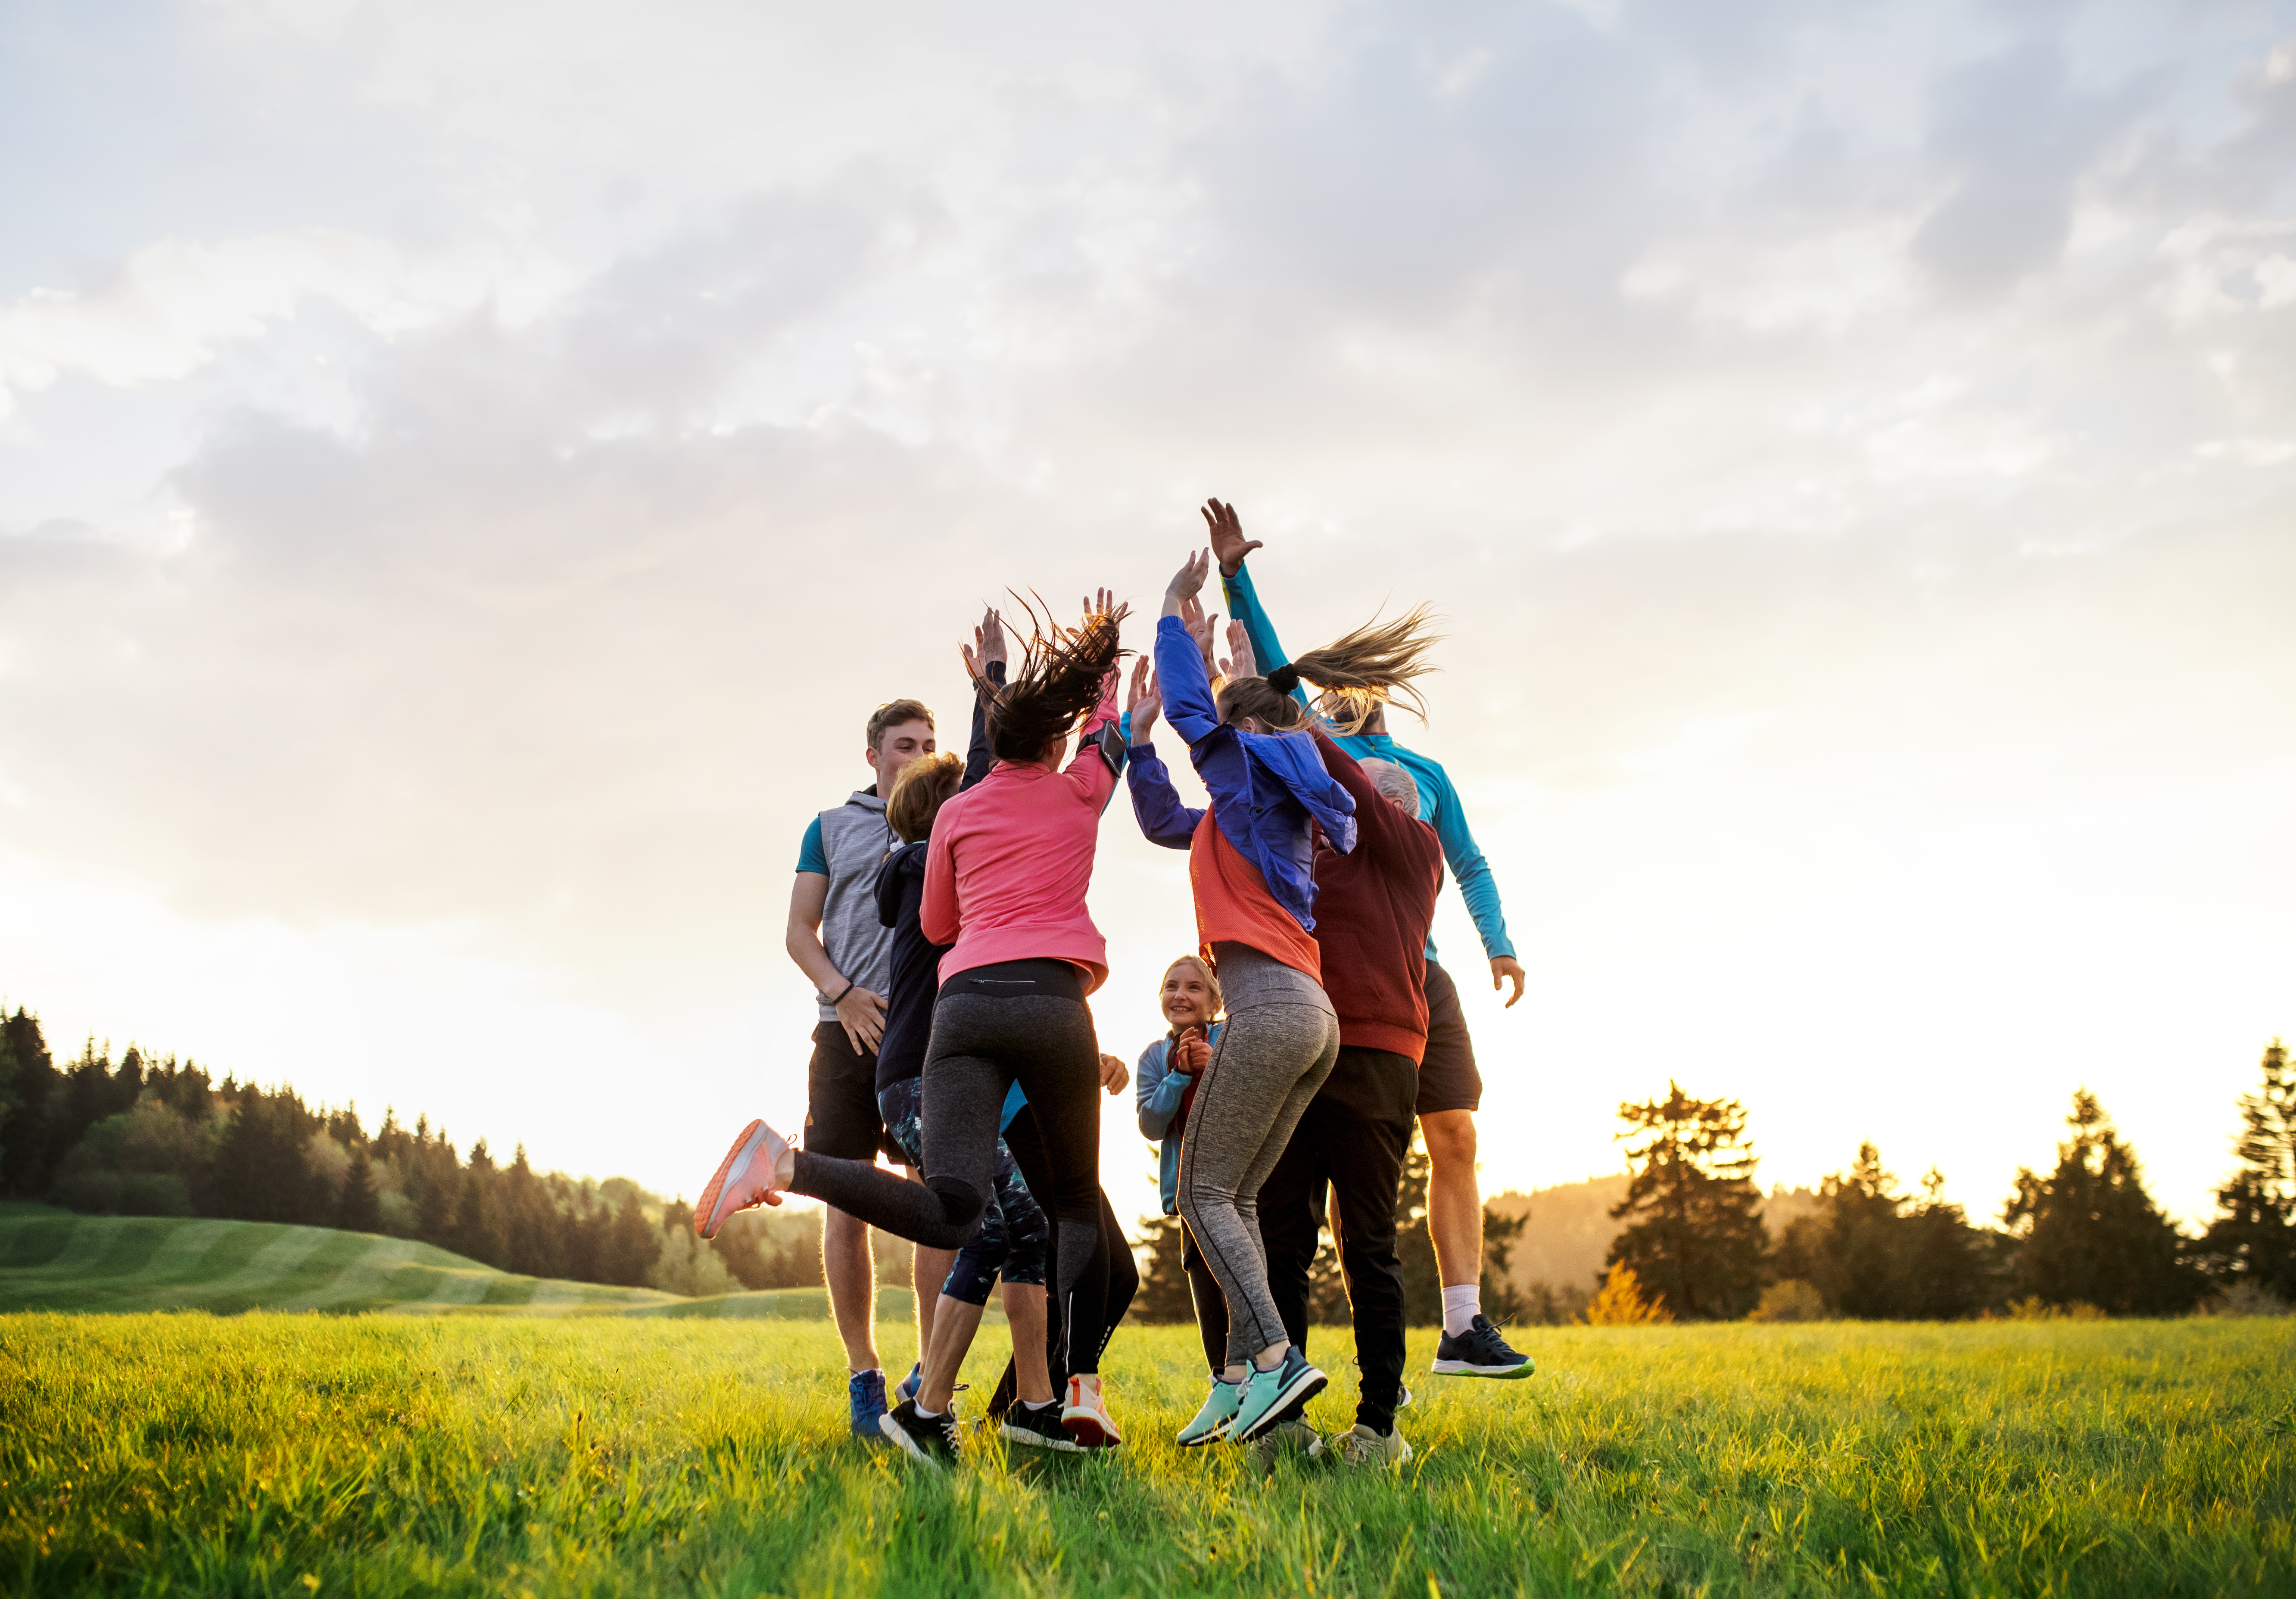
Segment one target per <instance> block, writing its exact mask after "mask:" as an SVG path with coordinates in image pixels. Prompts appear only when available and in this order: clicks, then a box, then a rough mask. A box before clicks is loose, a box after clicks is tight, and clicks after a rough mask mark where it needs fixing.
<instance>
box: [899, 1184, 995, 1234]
mask: <svg viewBox="0 0 2296 1599" xmlns="http://www.w3.org/2000/svg"><path fill="white" fill-rule="evenodd" d="M925 1186H926V1187H928V1188H930V1189H931V1190H932V1192H933V1197H934V1198H936V1199H938V1200H939V1201H940V1213H941V1221H940V1225H939V1226H936V1227H927V1228H926V1229H925V1231H926V1233H928V1234H931V1236H929V1237H920V1238H919V1239H918V1240H917V1242H919V1243H922V1244H927V1245H930V1246H931V1247H932V1248H934V1249H937V1250H954V1249H961V1248H963V1247H964V1244H965V1243H966V1242H968V1241H969V1240H971V1239H972V1236H973V1234H976V1233H978V1232H980V1218H982V1217H983V1216H985V1215H987V1214H988V1195H987V1194H984V1193H981V1192H980V1190H979V1189H978V1188H975V1187H974V1186H973V1185H972V1184H970V1183H968V1182H966V1181H965V1180H964V1178H962V1177H927V1178H926V1179H925Z"/></svg>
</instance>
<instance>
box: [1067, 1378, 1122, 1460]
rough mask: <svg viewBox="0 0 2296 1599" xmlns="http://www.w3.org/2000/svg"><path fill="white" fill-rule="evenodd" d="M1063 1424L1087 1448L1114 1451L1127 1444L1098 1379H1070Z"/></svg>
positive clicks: (1080, 1445)
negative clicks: (1113, 1417)
mask: <svg viewBox="0 0 2296 1599" xmlns="http://www.w3.org/2000/svg"><path fill="white" fill-rule="evenodd" d="M1087 1384H1090V1386H1089V1387H1087ZM1061 1425H1062V1426H1063V1427H1065V1428H1067V1429H1068V1434H1069V1436H1070V1438H1072V1439H1076V1441H1077V1443H1078V1446H1079V1447H1083V1448H1087V1449H1113V1448H1114V1447H1116V1446H1117V1445H1119V1444H1120V1443H1122V1442H1123V1441H1124V1434H1122V1433H1121V1432H1119V1431H1117V1430H1116V1423H1115V1422H1114V1421H1113V1420H1112V1419H1111V1417H1110V1416H1109V1414H1108V1400H1107V1398H1106V1397H1105V1396H1103V1394H1102V1393H1101V1391H1100V1379H1098V1378H1097V1377H1070V1379H1069V1402H1068V1403H1067V1404H1065V1405H1063V1406H1061Z"/></svg>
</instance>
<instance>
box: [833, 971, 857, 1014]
mask: <svg viewBox="0 0 2296 1599" xmlns="http://www.w3.org/2000/svg"><path fill="white" fill-rule="evenodd" d="M860 986H861V980H860V979H859V978H855V979H854V980H852V981H851V982H849V983H848V984H846V985H845V994H850V993H852V992H853V990H854V989H856V988H859V987H860ZM845 994H840V995H839V996H837V997H836V998H834V999H832V1000H831V1001H830V1002H829V1005H830V1008H831V1009H832V1010H834V1009H836V1008H837V1007H838V1006H839V1005H843V1004H844V1003H845Z"/></svg>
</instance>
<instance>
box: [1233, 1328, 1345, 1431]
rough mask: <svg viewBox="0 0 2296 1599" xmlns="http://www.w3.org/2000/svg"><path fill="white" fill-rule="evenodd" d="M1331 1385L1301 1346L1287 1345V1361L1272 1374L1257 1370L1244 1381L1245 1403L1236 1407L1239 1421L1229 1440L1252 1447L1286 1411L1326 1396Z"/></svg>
mask: <svg viewBox="0 0 2296 1599" xmlns="http://www.w3.org/2000/svg"><path fill="white" fill-rule="evenodd" d="M1329 1381H1330V1379H1329V1378H1327V1377H1325V1376H1324V1374H1323V1373H1322V1372H1320V1371H1317V1370H1316V1368H1315V1367H1314V1366H1312V1365H1308V1357H1306V1356H1305V1355H1302V1354H1301V1353H1300V1346H1299V1345H1298V1344H1296V1343H1295V1344H1287V1345H1285V1346H1284V1349H1283V1359H1281V1360H1279V1361H1277V1362H1276V1363H1275V1367H1274V1368H1273V1369H1272V1370H1269V1371H1264V1372H1263V1371H1256V1370H1255V1371H1254V1372H1253V1373H1252V1374H1251V1375H1250V1376H1248V1377H1246V1378H1245V1379H1244V1380H1243V1402H1242V1404H1240V1405H1238V1406H1236V1411H1235V1420H1234V1422H1232V1423H1229V1425H1228V1430H1227V1435H1228V1437H1229V1439H1232V1440H1233V1441H1234V1442H1236V1443H1240V1444H1243V1443H1250V1442H1251V1440H1252V1439H1255V1438H1257V1437H1258V1436H1259V1434H1260V1433H1262V1432H1264V1431H1267V1429H1268V1428H1270V1427H1272V1426H1274V1425H1275V1423H1277V1422H1279V1421H1281V1420H1283V1413H1284V1411H1285V1410H1286V1409H1288V1408H1290V1406H1292V1404H1293V1403H1294V1402H1295V1401H1296V1402H1298V1403H1300V1404H1305V1403H1306V1402H1307V1401H1308V1400H1309V1399H1312V1398H1315V1397H1316V1395H1317V1394H1319V1393H1322V1392H1323V1391H1324V1384H1325V1383H1326V1382H1329Z"/></svg>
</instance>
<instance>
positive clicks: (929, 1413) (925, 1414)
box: [909, 1399, 941, 1422]
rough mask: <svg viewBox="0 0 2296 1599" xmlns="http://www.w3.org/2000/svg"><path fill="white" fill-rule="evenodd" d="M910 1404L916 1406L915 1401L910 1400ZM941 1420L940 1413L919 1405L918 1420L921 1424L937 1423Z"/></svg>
mask: <svg viewBox="0 0 2296 1599" xmlns="http://www.w3.org/2000/svg"><path fill="white" fill-rule="evenodd" d="M909 1403H911V1404H912V1405H916V1401H915V1400H914V1399H912V1400H910V1401H909ZM940 1418H941V1413H940V1412H939V1411H938V1410H927V1409H926V1408H925V1407H924V1406H922V1405H917V1420H919V1421H921V1422H937V1421H939V1420H940Z"/></svg>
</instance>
